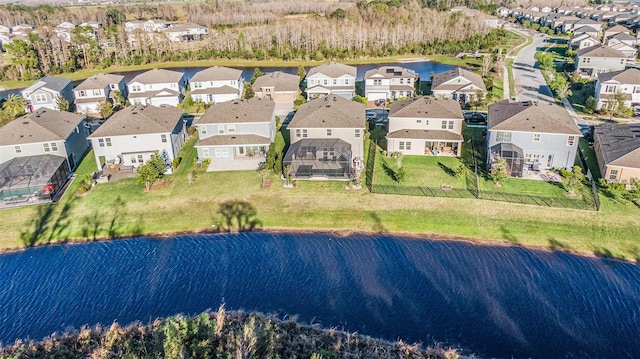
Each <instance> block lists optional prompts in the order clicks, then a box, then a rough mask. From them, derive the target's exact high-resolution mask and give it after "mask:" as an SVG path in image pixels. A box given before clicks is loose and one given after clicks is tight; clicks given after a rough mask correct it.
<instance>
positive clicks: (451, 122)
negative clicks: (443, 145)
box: [449, 121, 453, 130]
mask: <svg viewBox="0 0 640 359" xmlns="http://www.w3.org/2000/svg"><path fill="white" fill-rule="evenodd" d="M449 129H450V130H453V121H449Z"/></svg>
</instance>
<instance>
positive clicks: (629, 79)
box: [598, 68, 640, 85]
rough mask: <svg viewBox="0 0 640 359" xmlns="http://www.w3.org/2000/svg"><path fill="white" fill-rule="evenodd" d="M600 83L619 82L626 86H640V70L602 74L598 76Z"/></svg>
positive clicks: (631, 69) (633, 69) (632, 69)
mask: <svg viewBox="0 0 640 359" xmlns="http://www.w3.org/2000/svg"><path fill="white" fill-rule="evenodd" d="M598 80H600V82H607V81H611V80H614V81H617V82H619V83H621V84H625V85H640V70H638V69H636V68H630V69H626V70H620V71H612V72H602V73H599V74H598Z"/></svg>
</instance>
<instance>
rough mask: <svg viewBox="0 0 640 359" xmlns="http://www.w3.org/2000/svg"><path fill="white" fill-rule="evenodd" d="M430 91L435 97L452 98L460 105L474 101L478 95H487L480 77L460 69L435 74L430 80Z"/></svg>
mask: <svg viewBox="0 0 640 359" xmlns="http://www.w3.org/2000/svg"><path fill="white" fill-rule="evenodd" d="M431 91H432V93H433V96H435V97H442V98H452V99H454V100H458V101H460V103H461V104H462V105H465V104H466V103H468V102H471V101H474V99H476V98H477V97H478V95H479V94H482V96H486V95H487V87H486V86H485V85H484V81H483V80H482V77H481V76H480V75H478V74H475V73H473V72H471V71H469V70H465V69H462V68H460V67H456V68H454V69H452V70H449V71H445V72H441V73H439V74H435V75H434V76H433V79H432V80H431Z"/></svg>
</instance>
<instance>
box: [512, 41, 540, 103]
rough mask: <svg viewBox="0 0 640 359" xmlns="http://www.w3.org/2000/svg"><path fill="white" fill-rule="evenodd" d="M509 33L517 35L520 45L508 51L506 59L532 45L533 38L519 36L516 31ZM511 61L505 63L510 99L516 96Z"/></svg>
mask: <svg viewBox="0 0 640 359" xmlns="http://www.w3.org/2000/svg"><path fill="white" fill-rule="evenodd" d="M511 33H513V34H514V35H517V37H518V38H519V39H520V44H518V45H515V46H514V47H512V49H511V50H509V52H507V56H508V57H515V56H516V55H518V53H519V52H520V51H521V50H522V49H524V48H525V47H527V46H529V45H531V44H532V43H533V38H532V37H531V36H527V35H524V34H521V33H520V32H518V31H511ZM513 61H514V59H513V58H507V61H506V67H507V72H508V75H509V93H510V94H511V97H514V96H516V83H515V80H514V78H513Z"/></svg>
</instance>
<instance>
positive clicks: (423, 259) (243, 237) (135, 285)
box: [0, 232, 640, 358]
mask: <svg viewBox="0 0 640 359" xmlns="http://www.w3.org/2000/svg"><path fill="white" fill-rule="evenodd" d="M223 302H224V303H226V306H227V309H229V310H232V309H243V310H248V311H261V312H267V313H276V314H277V315H279V316H281V317H283V316H292V315H297V316H298V318H299V320H300V321H302V322H306V323H310V322H312V323H317V324H320V325H321V326H323V327H326V328H329V327H337V328H340V329H342V328H344V329H346V330H350V331H357V332H359V333H361V334H365V335H371V336H375V337H381V338H385V339H389V340H396V339H402V340H404V341H405V342H422V343H424V344H432V343H433V342H434V341H438V342H444V343H446V344H450V345H454V346H458V347H461V348H464V349H466V350H468V351H470V352H474V353H477V354H479V355H481V356H491V357H502V358H511V357H514V358H522V357H534V358H561V357H592V358H593V357H607V358H626V357H629V358H633V357H635V358H637V357H639V356H640V339H639V338H640V267H638V266H636V265H633V264H629V263H623V262H618V261H612V260H605V259H598V258H584V257H579V256H574V255H571V254H566V253H559V252H544V251H535V250H528V249H523V248H519V247H501V246H478V245H473V244H469V243H465V242H457V241H445V240H439V241H433V240H427V239H425V240H420V239H410V238H402V237H393V236H386V235H375V236H369V235H352V236H348V237H337V236H333V235H328V234H272V233H258V232H255V233H242V234H225V235H192V236H189V235H186V236H179V237H175V238H171V239H149V238H138V239H127V240H118V241H110V242H94V243H88V244H74V245H55V246H47V247H40V248H32V249H27V250H25V251H20V252H15V253H7V254H4V255H0V308H1V310H0V341H2V342H4V343H8V342H12V341H13V340H15V339H16V338H24V337H30V338H33V339H40V338H42V337H44V336H46V335H48V334H50V333H51V332H54V331H62V330H65V329H68V328H71V327H75V328H78V327H80V326H82V325H84V324H89V325H93V324H96V323H102V324H104V325H109V324H110V323H111V322H112V321H114V320H117V321H118V322H119V323H121V324H127V323H129V322H132V321H136V320H140V321H142V322H145V323H146V322H149V321H150V320H151V319H153V318H156V317H163V316H169V315H172V314H176V313H185V314H196V313H199V312H201V311H204V310H206V309H208V308H211V309H216V308H217V307H218V306H219V305H220V304H221V303H223Z"/></svg>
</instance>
